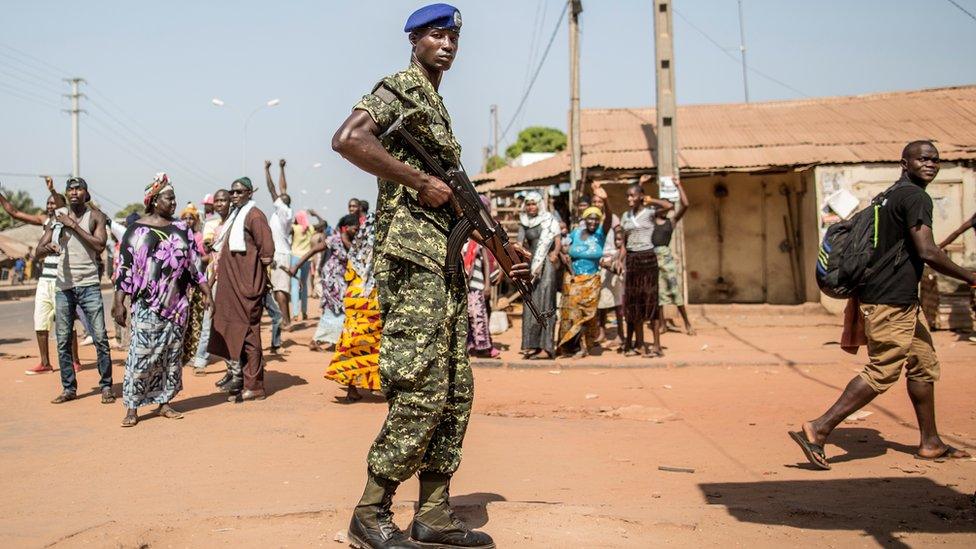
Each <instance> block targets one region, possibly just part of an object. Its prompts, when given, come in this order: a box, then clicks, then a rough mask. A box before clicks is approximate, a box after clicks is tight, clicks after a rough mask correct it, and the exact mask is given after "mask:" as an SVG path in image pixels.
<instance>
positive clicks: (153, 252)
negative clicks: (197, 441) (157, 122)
mask: <svg viewBox="0 0 976 549" xmlns="http://www.w3.org/2000/svg"><path fill="white" fill-rule="evenodd" d="M143 203H144V204H145V207H146V215H145V216H143V217H142V218H141V219H139V221H138V222H136V223H133V224H132V225H130V226H129V228H128V229H126V231H125V235H124V236H123V237H122V245H121V247H120V250H119V258H120V260H119V271H118V276H117V279H116V291H115V300H114V303H113V305H112V316H113V317H114V318H115V321H116V322H118V323H119V325H121V326H125V325H126V320H127V319H126V316H127V314H126V313H128V312H129V311H128V310H127V307H126V304H125V299H126V298H128V299H129V308H131V340H130V343H129V356H128V357H127V358H126V361H125V376H124V378H123V382H122V402H123V403H124V404H125V408H126V414H125V418H124V419H123V420H122V426H123V427H132V426H134V425H136V423H138V422H139V416H138V414H137V410H138V409H139V408H140V407H142V406H147V405H150V404H157V405H159V409H158V410H157V413H158V414H159V415H161V416H163V417H166V418H170V419H180V418H182V417H183V415H182V414H181V413H179V412H177V411H176V410H174V409H173V408H172V407H171V406H170V405H169V403H170V401H172V400H173V398H174V397H175V396H176V394H177V393H179V391H180V390H181V389H182V388H183V377H182V369H181V366H182V362H181V354H182V349H183V338H184V335H185V332H186V326H187V318H188V316H189V314H190V297H189V294H188V292H189V286H190V285H191V284H193V285H194V286H196V287H197V288H198V290H199V291H200V292H201V293H202V295H203V298H202V299H203V304H204V306H205V307H206V306H209V304H210V297H211V296H210V286H209V285H208V284H207V278H206V276H205V275H204V273H203V270H202V268H201V262H200V256H199V254H198V253H197V249H196V241H195V238H194V235H193V231H191V230H190V229H189V228H187V226H186V224H185V223H184V222H183V221H175V220H174V219H173V214H174V213H175V212H176V194H175V193H174V191H173V186H172V185H171V184H170V182H169V178H168V177H167V176H166V174H157V176H156V179H155V180H154V181H153V182H152V183H151V184H150V185H149V186H148V187H146V194H145V198H144V200H143Z"/></svg>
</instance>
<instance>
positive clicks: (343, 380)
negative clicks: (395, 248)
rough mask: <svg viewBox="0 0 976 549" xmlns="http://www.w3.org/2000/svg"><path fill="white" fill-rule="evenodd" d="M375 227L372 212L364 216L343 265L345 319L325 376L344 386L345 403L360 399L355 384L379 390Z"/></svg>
mask: <svg viewBox="0 0 976 549" xmlns="http://www.w3.org/2000/svg"><path fill="white" fill-rule="evenodd" d="M375 240H376V229H375V226H374V217H373V214H369V215H367V216H366V219H365V220H364V221H363V223H362V225H361V226H360V227H359V233H357V234H356V239H355V240H354V241H353V243H352V247H351V248H349V262H348V266H347V267H346V282H347V283H348V284H349V285H348V287H347V288H346V294H345V297H344V299H343V306H344V308H345V313H346V319H345V323H344V324H343V327H342V334H341V335H340V336H339V342H338V343H336V352H335V355H333V356H332V362H331V363H330V364H329V368H328V369H327V370H326V371H325V378H326V379H331V380H332V381H335V382H336V383H338V384H340V385H345V386H346V396H345V397H344V400H343V401H344V402H355V401H357V400H360V399H362V396H360V395H359V391H358V390H357V389H356V388H357V387H359V388H362V389H368V390H370V391H379V390H380V389H381V387H380V365H379V358H380V336H381V334H382V331H383V322H382V321H381V320H380V304H379V301H378V299H377V297H376V285H375V283H374V279H373V245H374V243H375Z"/></svg>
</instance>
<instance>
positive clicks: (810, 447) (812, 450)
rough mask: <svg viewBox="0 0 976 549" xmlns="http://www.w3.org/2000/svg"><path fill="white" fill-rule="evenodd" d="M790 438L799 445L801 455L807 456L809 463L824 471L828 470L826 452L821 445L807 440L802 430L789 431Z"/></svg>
mask: <svg viewBox="0 0 976 549" xmlns="http://www.w3.org/2000/svg"><path fill="white" fill-rule="evenodd" d="M790 438H792V439H793V442H796V443H797V444H798V445H799V446H800V449H801V450H803V455H805V456H806V457H807V461H809V462H810V464H811V465H813V466H814V467H816V468H817V469H823V470H824V471H828V470H830V464H829V463H827V454H825V453H824V447H823V446H821V445H820V444H815V443H813V442H810V441H809V440H807V435H806V433H804V432H803V431H790Z"/></svg>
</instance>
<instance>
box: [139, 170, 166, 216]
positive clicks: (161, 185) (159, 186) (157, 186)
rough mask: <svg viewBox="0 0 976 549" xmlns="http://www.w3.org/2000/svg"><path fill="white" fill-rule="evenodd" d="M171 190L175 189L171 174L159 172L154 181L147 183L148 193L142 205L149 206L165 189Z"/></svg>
mask: <svg viewBox="0 0 976 549" xmlns="http://www.w3.org/2000/svg"><path fill="white" fill-rule="evenodd" d="M169 190H173V185H172V183H170V182H169V176H168V175H166V172H159V173H157V174H156V177H154V178H153V181H152V183H150V184H148V185H146V194H145V196H144V197H143V199H142V205H143V206H145V207H147V208H148V207H149V205H150V204H152V201H153V199H154V198H156V197H157V196H159V195H160V194H161V193H162V192H163V191H169Z"/></svg>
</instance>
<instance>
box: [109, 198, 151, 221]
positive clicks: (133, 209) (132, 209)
mask: <svg viewBox="0 0 976 549" xmlns="http://www.w3.org/2000/svg"><path fill="white" fill-rule="evenodd" d="M145 210H146V207H145V206H143V204H142V202H133V203H132V204H129V205H128V206H126V207H124V208H122V209H121V210H119V211H117V212H115V219H125V218H126V217H128V216H129V214H131V213H137V214H140V215H142V212H144V211H145Z"/></svg>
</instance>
